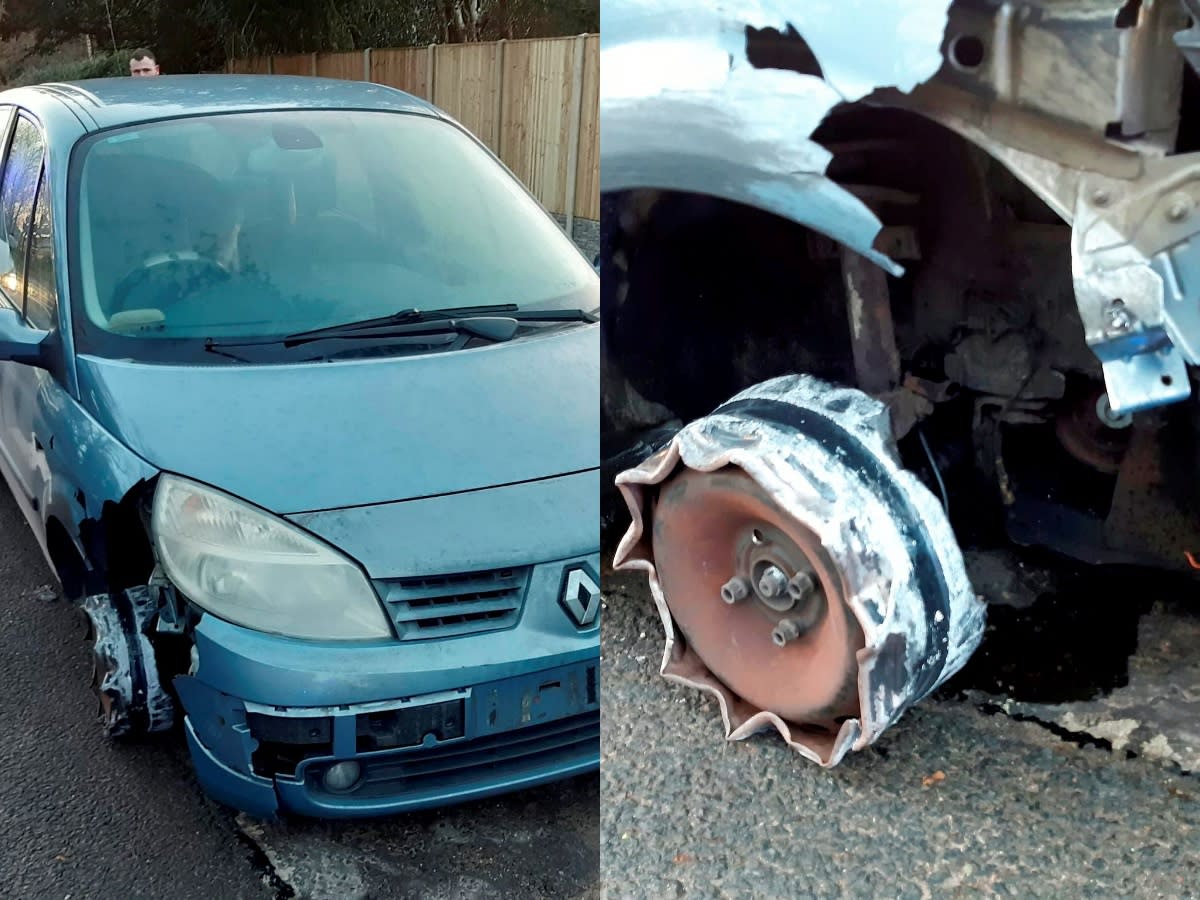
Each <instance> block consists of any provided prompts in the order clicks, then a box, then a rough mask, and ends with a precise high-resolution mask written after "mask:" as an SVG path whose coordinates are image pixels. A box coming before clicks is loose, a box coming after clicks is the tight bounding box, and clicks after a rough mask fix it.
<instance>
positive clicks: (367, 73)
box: [363, 47, 371, 81]
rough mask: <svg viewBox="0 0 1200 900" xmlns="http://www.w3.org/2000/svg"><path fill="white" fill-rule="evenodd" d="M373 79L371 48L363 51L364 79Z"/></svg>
mask: <svg viewBox="0 0 1200 900" xmlns="http://www.w3.org/2000/svg"><path fill="white" fill-rule="evenodd" d="M370 80H371V48H370V47H368V48H367V49H366V50H364V51H363V81H370Z"/></svg>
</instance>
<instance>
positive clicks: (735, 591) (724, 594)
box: [721, 576, 750, 606]
mask: <svg viewBox="0 0 1200 900" xmlns="http://www.w3.org/2000/svg"><path fill="white" fill-rule="evenodd" d="M749 596H750V583H749V582H748V581H746V579H745V578H740V577H737V576H735V577H733V578H730V579H729V580H728V581H727V582H725V583H724V584H723V585H721V599H722V600H724V601H725V602H726V603H728V604H729V605H730V606H732V605H733V604H735V603H737V602H738V601H739V600H745V599H746V598H747V597H749Z"/></svg>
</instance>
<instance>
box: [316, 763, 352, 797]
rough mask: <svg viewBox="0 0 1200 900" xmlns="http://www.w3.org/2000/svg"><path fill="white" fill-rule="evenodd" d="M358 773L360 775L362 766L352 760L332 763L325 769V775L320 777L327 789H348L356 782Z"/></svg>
mask: <svg viewBox="0 0 1200 900" xmlns="http://www.w3.org/2000/svg"><path fill="white" fill-rule="evenodd" d="M360 775H362V766H360V765H359V764H358V763H356V762H354V761H353V760H351V761H350V762H340V763H334V764H333V765H332V766H330V767H329V768H328V769H326V770H325V776H324V777H323V778H322V779H321V783H322V784H324V785H325V789H326V790H329V791H339V792H340V791H348V790H350V789H351V788H353V787H354V786H355V785H357V784H358V779H359V776H360Z"/></svg>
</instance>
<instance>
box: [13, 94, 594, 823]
mask: <svg viewBox="0 0 1200 900" xmlns="http://www.w3.org/2000/svg"><path fill="white" fill-rule="evenodd" d="M201 81H202V83H201ZM368 133H370V134H374V135H375V137H374V138H371V139H369V140H364V139H362V135H363V134H368ZM0 135H2V136H3V141H0V143H2V144H3V147H0V156H3V160H4V161H3V167H4V173H3V176H4V177H3V179H2V180H3V183H4V185H5V188H4V192H3V195H2V196H0V214H2V215H3V216H4V218H5V221H6V223H8V224H7V226H6V232H5V236H4V237H5V240H6V242H7V244H11V248H9V247H7V245H6V244H5V242H0V245H4V246H3V250H4V252H0V472H2V473H3V475H4V478H5V480H6V482H7V483H8V486H9V487H10V489H11V491H12V494H13V496H14V498H15V500H16V502H17V504H18V505H19V506H20V508H21V510H22V512H23V513H24V515H25V518H26V519H27V521H28V522H29V524H30V527H31V528H32V530H33V531H34V533H35V534H36V536H37V539H38V541H39V543H40V545H41V547H42V549H43V551H44V553H45V555H46V558H47V560H48V562H49V563H50V565H51V567H52V569H53V571H54V573H55V575H56V576H57V577H58V579H59V581H60V583H61V585H62V593H63V594H64V595H65V597H66V599H68V600H69V601H71V603H72V605H73V606H74V607H75V608H76V610H77V612H78V614H79V615H80V617H81V618H82V620H83V621H84V623H85V625H86V631H87V640H88V644H89V645H90V647H89V649H90V654H91V660H92V664H93V665H92V669H93V671H92V674H93V688H94V690H95V693H96V696H97V698H98V703H99V713H98V716H97V718H98V720H99V722H100V724H101V726H102V727H103V729H104V731H105V733H106V734H107V735H108V736H109V737H112V738H114V739H120V740H135V739H137V738H139V737H144V736H146V735H148V734H153V733H161V732H168V731H173V730H177V731H178V732H179V733H180V734H181V736H182V738H183V739H184V740H186V742H187V745H188V747H189V750H190V753H191V757H192V760H193V763H194V765H195V768H196V776H197V780H198V782H199V783H200V785H201V786H202V787H203V788H204V789H205V790H206V791H207V792H208V793H209V794H211V795H212V796H213V797H214V798H215V799H217V800H219V801H221V802H223V803H226V804H228V805H230V806H233V807H235V808H237V809H240V810H243V811H245V812H248V813H251V814H254V815H258V816H264V817H269V816H274V815H278V814H281V813H283V814H285V813H296V814H302V815H303V814H308V815H314V816H331V817H348V816H378V815H382V814H387V813H394V812H398V811H402V810H409V809H417V808H425V807H430V806H438V805H443V804H447V803H454V802H461V801H465V800H468V799H473V798H481V797H485V796H489V795H492V794H495V793H498V792H502V791H507V790H513V789H517V788H522V787H527V786H532V785H536V784H542V783H546V782H548V781H552V780H555V779H560V778H565V777H569V776H572V775H576V774H582V773H587V772H592V771H594V770H595V769H596V768H597V767H598V765H599V681H598V656H599V616H600V589H599V583H598V581H599V554H598V547H597V535H596V521H597V518H598V516H599V512H598V501H597V495H598V487H599V474H598V472H597V468H596V462H597V461H596V444H597V437H598V435H597V427H596V421H595V415H594V410H593V412H592V413H591V414H589V412H588V410H589V406H588V404H587V403H586V402H581V398H583V399H584V400H586V399H587V398H594V397H595V396H596V395H597V393H598V383H599V353H598V349H599V325H598V323H597V322H596V318H597V313H596V310H597V307H598V293H599V286H598V279H597V277H596V273H595V271H594V269H593V267H592V266H591V265H590V264H589V262H588V260H587V259H586V258H585V257H583V255H582V254H581V253H579V251H578V250H577V249H576V248H575V247H574V246H573V245H572V243H571V242H570V241H569V240H568V239H567V238H566V237H565V235H564V234H563V233H562V231H561V229H559V228H558V226H557V225H556V223H555V222H554V221H553V219H551V218H550V217H549V216H548V215H547V214H546V213H545V211H544V210H543V209H541V208H540V207H539V206H538V204H537V203H536V201H535V200H534V199H533V198H532V196H530V195H529V194H528V193H526V192H523V191H522V190H521V189H520V187H519V185H518V184H517V183H516V182H515V180H514V178H513V176H512V175H511V174H510V173H508V172H507V171H506V170H504V168H503V167H502V166H501V165H500V164H499V163H498V161H497V160H496V159H495V157H494V156H492V155H491V154H490V152H489V151H487V150H486V148H484V147H483V145H482V144H481V143H480V142H478V141H477V140H476V139H475V138H474V137H473V136H471V135H469V134H468V133H467V132H465V131H464V130H463V129H462V128H461V127H460V126H459V125H458V124H457V123H454V122H453V121H451V120H450V119H448V118H447V117H445V116H444V115H443V114H442V113H440V112H439V111H438V110H436V109H435V108H434V107H432V106H430V105H429V104H426V103H425V102H423V101H420V100H417V99H415V98H413V97H410V96H408V95H406V94H403V93H402V92H399V91H394V90H392V89H389V88H384V87H382V86H378V85H368V84H356V83H352V82H347V81H332V80H328V81H327V80H323V79H315V78H295V79H288V78H270V77H267V78H251V79H246V78H241V77H237V76H211V77H204V78H203V79H201V80H198V79H197V78H195V77H189V76H177V77H168V76H164V77H163V78H161V79H158V80H156V81H155V83H154V84H152V85H133V84H131V83H130V80H129V79H108V80H104V79H99V80H94V81H91V82H88V83H87V84H86V85H74V84H56V85H43V86H38V87H31V88H22V89H18V90H15V91H8V92H5V93H4V95H3V99H2V101H0ZM438 143H440V145H441V146H440V149H433V144H438ZM424 153H428V154H430V156H429V158H428V164H420V163H418V162H417V161H416V159H415V157H416V156H420V155H422V154H424ZM439 165H444V166H446V167H447V169H446V175H447V177H445V178H435V177H431V176H430V174H429V173H430V171H431V166H433V167H436V166H439ZM411 171H420V172H421V177H420V179H419V183H412V182H410V181H409V180H408V179H409V173H410V172H411ZM347 179H349V182H352V183H354V184H355V185H363V186H366V185H371V186H372V188H371V191H367V192H366V193H363V192H360V191H359V189H358V188H357V187H356V188H354V189H353V190H351V191H343V190H342V188H343V187H344V185H345V184H347V183H349V182H348V181H347ZM472 179H474V183H473V184H469V185H466V187H465V189H463V186H464V184H466V182H468V181H471V180H472ZM422 185H423V187H422ZM14 186H16V187H14ZM18 188H19V190H18ZM460 189H462V190H461V192H460ZM423 192H424V193H423ZM433 195H436V196H433ZM14 196H16V197H17V200H21V202H23V203H24V206H22V205H21V203H19V202H17V201H14V200H13V197H14ZM487 196H490V197H491V199H490V200H488V199H486V197H487ZM22 198H23V200H22ZM481 198H484V199H483V202H482V206H481V205H480V204H481ZM427 201H428V202H427ZM455 203H466V204H468V206H469V207H470V210H471V214H472V216H475V217H479V216H483V217H484V218H486V217H487V216H490V215H492V214H493V213H495V214H496V215H501V216H502V221H503V224H504V227H503V228H497V227H495V225H496V223H495V222H489V223H483V224H481V226H480V228H479V229H478V230H472V229H470V228H467V229H466V230H464V229H463V227H462V223H463V222H464V221H466V219H467V217H466V216H465V215H463V214H462V211H461V210H460V211H459V213H454V212H452V211H451V212H447V210H451V209H452V207H453V205H454V204H455ZM485 207H486V209H488V210H491V212H486V211H484V212H481V210H482V209H484V208H485ZM31 210H32V211H31ZM501 210H503V212H502V213H501ZM443 215H449V216H450V217H451V218H450V219H449V220H448V221H452V222H453V223H454V233H455V234H456V235H457V236H458V240H456V241H454V242H449V243H447V242H446V241H445V234H446V233H447V229H446V226H445V222H443V221H442V220H441V216H443ZM461 241H466V242H467V243H469V244H471V247H472V249H471V250H470V251H469V252H467V251H464V250H463V245H462V243H461ZM510 241H511V242H512V244H511V245H509V246H505V244H506V242H510ZM422 242H428V243H427V246H425V247H424V248H423V249H422V250H420V251H419V252H418V251H416V250H415V248H416V246H417V245H418V244H420V243H422ZM14 258H15V259H16V260H18V261H22V260H28V265H27V266H24V267H22V266H19V265H16V264H14V262H13V260H14ZM6 266H7V268H6ZM406 281H410V282H412V284H414V285H415V284H418V283H419V284H420V288H419V289H416V288H414V289H413V290H411V291H409V290H407V289H405V288H404V287H403V284H404V282H406ZM505 282H507V286H504V283H505ZM330 285H336V289H333V288H331V287H330ZM410 286H411V285H410ZM497 293H500V294H503V295H504V296H506V297H510V296H511V297H512V298H513V299H514V301H519V303H518V302H509V303H501V304H496V303H492V302H488V300H489V298H492V297H494V296H496V295H497ZM398 294H400V295H411V296H418V295H419V296H421V298H422V300H421V302H422V306H423V307H424V308H423V309H422V310H416V309H412V310H408V311H406V312H405V311H401V312H397V311H396V296H397V295H398ZM446 310H453V313H447V312H446ZM473 311H474V312H473ZM547 384H553V385H554V389H553V390H547V388H546V385H547ZM551 429H552V430H553V436H554V440H547V439H546V433H547V432H548V431H549V430H551ZM81 649H82V648H81Z"/></svg>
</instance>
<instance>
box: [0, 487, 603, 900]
mask: <svg viewBox="0 0 1200 900" xmlns="http://www.w3.org/2000/svg"><path fill="white" fill-rule="evenodd" d="M52 583H53V579H52V576H51V574H50V571H49V569H48V568H47V566H46V564H45V562H44V561H43V559H42V556H41V553H40V551H39V550H38V547H37V544H36V542H35V541H34V539H33V535H32V533H31V532H30V531H29V529H28V527H27V526H26V525H25V522H24V519H23V518H22V516H21V514H20V513H19V511H18V510H17V508H16V505H15V503H14V502H13V499H12V497H11V495H10V494H9V492H8V489H7V487H6V486H4V485H3V484H0V679H2V680H3V684H4V686H5V690H4V691H3V693H0V723H3V728H4V740H3V741H2V742H0V766H2V768H3V778H0V834H2V835H3V841H2V842H0V896H5V897H21V898H42V897H45V898H56V900H71V898H90V897H121V898H130V900H132V898H171V900H189V898H197V900H201V898H203V900H210V898H214V897H220V898H222V900H240V898H288V897H295V898H314V900H320V898H338V900H343V898H367V897H370V898H392V897H395V898H408V897H413V898H417V897H419V898H431V900H458V898H464V900H465V898H491V897H522V898H524V897H530V898H540V897H554V898H594V897H598V896H599V884H598V879H599V859H598V850H597V847H598V842H599V835H598V813H597V804H598V795H599V779H598V777H596V776H589V777H584V778H577V779H574V780H571V781H567V782H563V783H560V784H557V785H550V786H548V787H544V788H540V789H535V790H531V791H525V792H521V793H517V794H511V795H508V796H506V797H503V798H500V799H497V800H493V801H486V802H479V803H472V804H468V805H465V806H459V807H453V808H450V809H447V810H442V811H437V812H428V813H419V814H413V815H408V816H401V817H396V818H392V819H386V820H378V821H372V822H360V823H349V824H347V823H323V822H308V821H299V822H296V821H293V822H287V823H282V824H279V823H277V824H266V823H261V822H257V821H254V820H251V819H247V818H245V817H239V816H236V815H235V814H234V813H233V812H232V811H231V810H229V809H226V808H224V807H222V806H220V805H219V804H216V803H214V802H213V801H211V800H209V799H208V798H207V797H205V796H204V795H203V794H202V793H201V791H200V788H199V787H198V786H197V784H196V782H195V779H194V778H193V776H192V770H191V763H190V760H189V759H188V755H187V749H186V747H185V746H184V744H183V740H182V737H181V736H179V735H169V736H165V737H164V738H163V739H161V740H156V741H153V742H150V743H148V744H142V745H129V746H121V745H116V744H113V743H111V742H109V741H107V740H106V739H104V738H103V736H102V735H101V733H100V728H99V725H98V724H97V721H96V717H95V713H96V701H95V699H94V697H93V695H92V692H91V688H90V681H91V672H90V663H89V661H88V659H87V656H86V653H85V650H84V644H83V627H82V624H81V623H80V621H79V620H78V619H77V618H76V616H75V614H74V611H73V609H72V608H71V607H70V606H69V605H67V604H66V603H64V602H63V601H62V600H60V599H49V597H50V596H51V594H50V593H48V592H47V588H48V587H49V586H50V585H51V584H52Z"/></svg>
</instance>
